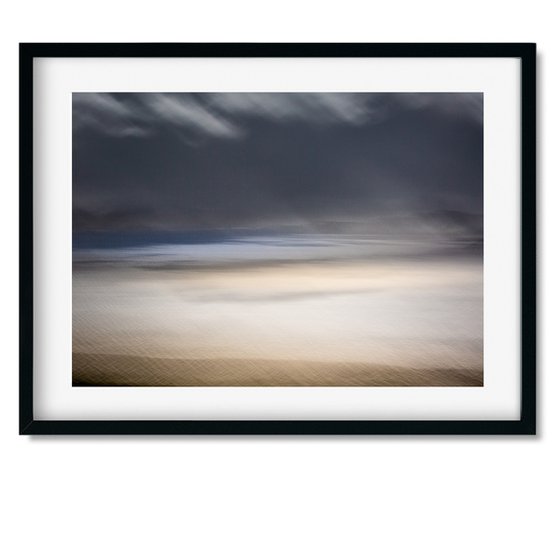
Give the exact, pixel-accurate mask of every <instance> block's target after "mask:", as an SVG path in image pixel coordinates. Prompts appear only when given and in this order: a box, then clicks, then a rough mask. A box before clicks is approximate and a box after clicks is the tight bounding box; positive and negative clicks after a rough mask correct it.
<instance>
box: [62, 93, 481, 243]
mask: <svg viewBox="0 0 560 560" xmlns="http://www.w3.org/2000/svg"><path fill="white" fill-rule="evenodd" d="M482 114H483V113H482V94H477V93H472V94H471V93H457V94H455V93H454V94H440V93H433V94H430V93H426V94H420V93H418V94H415V93H410V94H363V93H290V94H276V93H208V94H166V93H145V94H109V93H79V94H74V96H73V194H74V230H75V231H77V232H79V231H84V230H87V231H92V230H100V231H114V230H119V229H120V230H130V231H132V230H142V229H151V230H166V229H167V230H181V229H183V230H193V229H213V228H214V229H215V228H228V227H249V228H267V227H270V228H275V227H280V226H293V227H299V228H303V229H304V230H313V231H316V230H320V229H321V228H331V229H332V228H333V227H338V228H342V229H343V230H347V229H352V228H358V229H359V228H363V227H365V226H364V224H368V227H370V226H372V224H374V223H375V222H376V220H377V222H378V223H379V224H380V225H381V226H382V227H385V228H386V227H387V226H388V224H387V220H388V216H389V217H390V216H394V219H395V220H396V221H398V222H399V223H400V224H401V226H402V227H404V224H405V222H406V221H407V220H408V221H414V222H418V223H419V224H420V225H423V224H424V223H428V222H429V223H434V219H433V218H432V217H429V216H437V218H436V222H438V223H444V222H445V221H446V220H449V219H452V221H456V220H455V218H453V216H455V217H457V220H458V221H459V222H461V220H462V221H464V217H461V216H459V214H461V213H467V214H469V215H474V216H480V214H481V211H482ZM454 213H455V214H454ZM442 216H443V218H442ZM450 217H451V218H450ZM477 219H478V221H479V222H480V218H477ZM381 222H382V223H381ZM413 225H414V224H413ZM446 227H447V226H446ZM405 229H406V227H405ZM412 229H414V227H412ZM475 229H476V227H475Z"/></svg>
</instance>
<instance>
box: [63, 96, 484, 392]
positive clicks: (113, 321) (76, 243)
mask: <svg viewBox="0 0 560 560" xmlns="http://www.w3.org/2000/svg"><path fill="white" fill-rule="evenodd" d="M438 95H440V97H438ZM216 96H218V97H216ZM481 101H482V99H481V95H479V94H74V146H73V150H74V155H73V161H74V187H73V188H74V222H73V224H74V225H73V228H74V235H73V367H72V370H73V378H72V382H73V385H75V386H267V387H271V386H481V385H482V384H483V299H482V288H483V283H482V280H483V267H482V263H483V255H482V247H483V229H482V159H481V154H482V104H481Z"/></svg>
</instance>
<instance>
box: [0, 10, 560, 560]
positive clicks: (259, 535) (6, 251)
mask: <svg viewBox="0 0 560 560" xmlns="http://www.w3.org/2000/svg"><path fill="white" fill-rule="evenodd" d="M553 8H554V3H553V2H549V1H544V0H543V1H533V2H531V3H529V2H517V1H509V2H501V3H498V2H488V1H487V0H486V1H474V0H472V1H470V2H468V3H457V2H449V1H447V2H446V1H439V2H438V1H426V0H424V1H422V2H414V1H410V2H403V1H392V2H373V1H371V0H369V1H364V2H358V1H350V0H346V1H345V2H340V1H338V2H331V1H325V0H323V1H321V2H315V3H312V2H303V1H302V0H297V1H288V0H283V1H282V2H274V3H273V2H263V1H261V2H258V1H254V2H250V1H242V0H236V1H233V2H195V3H189V2H185V1H182V2H179V1H177V2H170V1H164V0H160V1H158V2H153V1H151V2H141V1H139V0H136V1H134V2H132V1H131V2H118V1H116V0H111V1H105V0H96V1H95V2H87V3H86V2H76V1H56V0H50V1H47V2H45V1H42V2H35V1H31V0H27V1H26V2H20V3H17V4H16V2H12V3H10V4H8V3H5V4H4V5H3V8H2V15H1V18H0V19H1V21H0V41H1V56H2V86H1V88H0V95H1V100H2V104H1V106H0V107H1V109H2V119H1V123H2V127H1V133H0V142H1V151H0V161H1V165H0V172H1V174H2V180H1V182H0V185H1V189H2V191H1V192H2V199H1V200H2V204H1V205H0V213H1V214H0V228H1V236H0V239H2V240H3V259H2V275H1V276H0V279H1V281H2V288H3V289H2V290H1V291H0V298H1V301H0V309H1V314H0V316H1V317H2V336H1V337H0V340H2V347H1V348H2V357H3V358H4V364H3V367H2V368H1V369H2V374H1V375H2V377H3V383H2V385H1V389H0V399H1V400H0V438H1V441H0V454H1V456H2V458H1V459H0V516H1V519H0V535H1V536H0V555H1V556H2V557H3V558H7V559H10V560H11V559H25V560H27V559H31V558H33V559H35V558H47V559H50V558H52V559H57V560H64V559H80V560H82V559H90V558H91V559H96V560H97V559H100V558H103V559H117V558H118V559H122V558H131V559H144V558H146V559H147V558H150V559H153V558H162V559H173V558H192V559H197V560H199V559H222V558H240V559H243V560H246V559H252V558H255V559H256V558H258V559H261V558H267V559H269V558H272V559H276V558H278V559H282V560H284V559H286V558H333V559H334V558H336V559H339V558H351V559H357V558H374V557H376V558H380V559H383V560H391V559H397V560H401V559H402V560H405V559H406V560H408V559H410V558H414V559H418V558H420V559H424V558H426V559H430V560H437V559H446V560H447V559H449V558H453V559H454V560H461V559H469V560H471V559H473V558H477V559H483V560H485V559H495V558H500V559H501V558H505V559H518V558H519V559H521V558H534V559H538V560H548V559H551V560H552V559H557V558H559V557H560V543H559V540H558V537H557V532H558V519H559V512H558V503H559V502H560V484H559V478H560V476H559V474H558V473H559V472H560V403H559V399H560V391H559V388H560V371H559V370H558V360H557V359H556V352H555V350H556V347H557V346H558V342H557V341H558V336H559V335H558V332H555V327H556V326H557V321H556V320H555V319H556V317H557V316H558V313H559V311H560V309H559V305H558V304H559V295H558V291H557V289H556V288H557V286H558V285H560V265H559V264H558V251H557V250H555V249H556V244H555V241H556V240H557V239H559V238H560V237H559V234H560V220H558V219H557V213H558V203H559V200H560V190H559V188H558V185H559V184H560V170H559V167H558V155H557V153H558V150H559V144H558V142H559V141H558V133H557V127H558V125H559V124H560V114H559V110H558V107H559V105H558V101H557V97H558V91H559V89H560V78H559V68H560V38H559V33H558V20H557V16H556V14H555V13H554V11H553ZM19 41H38V42H40V41H50V42H56V41H207V42H212V41H308V42H311V41H335V42H343V41H348V42H360V41H361V42H375V41H424V42H425V41H466V42H470V41H492V42H493V41H536V42H537V43H538V45H539V86H540V93H539V103H540V110H539V113H540V115H539V119H540V121H539V127H540V132H539V165H540V173H539V175H540V181H539V183H540V187H539V188H540V220H541V223H540V233H541V238H540V271H541V278H540V288H541V294H540V295H541V302H542V305H541V316H540V350H541V360H540V410H541V413H540V436H539V437H538V438H525V437H519V438H494V437H486V438H475V437H466V438H450V437H440V438H412V437H409V438H394V437H392V438H390V437H371V438H342V439H336V438H321V439H319V438H277V439H271V438H232V439H228V438H172V437H168V438H123V437H118V438H116V437H114V438H110V437H106V438H102V437H96V438H69V437H59V438H30V437H20V436H18V435H17V374H18V364H17V313H18V309H17V296H16V294H17V274H16V272H15V270H16V267H17V242H16V237H17V135H18V132H17V131H18V128H17V127H18V122H17V106H18V99H17V94H18V90H17V88H18V86H17V52H18V51H17V49H18V46H17V43H18V42H19Z"/></svg>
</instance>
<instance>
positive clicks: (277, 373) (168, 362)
mask: <svg viewBox="0 0 560 560" xmlns="http://www.w3.org/2000/svg"><path fill="white" fill-rule="evenodd" d="M72 360H73V362H72V370H73V385H74V386H91V385H96V386H123V387H124V386H126V387H132V386H137V387H141V386H160V387H200V386H206V387H273V386H274V387H296V386H308V387H381V386H384V387H401V386H411V387H420V386H447V387H468V386H472V387H481V386H482V385H483V375H482V370H481V369H477V368H472V369H468V368H463V369H459V368H457V369H450V368H447V369H437V368H436V369H420V368H418V369H415V368H406V367H391V366H377V365H373V364H369V363H359V362H346V363H337V362H316V361H304V360H262V359H255V360H248V359H199V360H188V359H168V358H147V357H138V356H124V355H99V354H82V353H75V354H73V356H72Z"/></svg>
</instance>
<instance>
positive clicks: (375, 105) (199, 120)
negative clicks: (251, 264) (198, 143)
mask: <svg viewBox="0 0 560 560" xmlns="http://www.w3.org/2000/svg"><path fill="white" fill-rule="evenodd" d="M427 108H428V109H432V110H434V111H439V112H443V113H448V114H450V115H453V116H458V117H460V118H465V119H470V120H474V121H476V122H482V95H481V94H477V93H452V94H446V93H431V94H430V93H399V94H387V93H379V94H376V93H372V94H368V93H342V94H341V93H321V92H319V93H197V94H189V93H143V94H118V93H117V94H109V93H76V94H74V99H73V119H74V120H73V123H74V128H75V129H80V128H82V127H86V128H87V127H89V128H93V129H95V130H96V131H97V132H100V133H103V134H106V135H109V136H148V135H150V134H151V133H152V132H153V131H154V129H155V128H158V127H160V126H161V125H162V124H165V125H166V126H168V127H171V128H175V129H176V130H177V132H183V133H191V134H194V135H195V136H197V135H202V136H204V137H217V138H238V137H241V136H243V134H244V133H245V132H246V128H245V127H243V125H242V124H241V123H240V120H242V119H243V118H259V119H265V120H270V121H276V122H302V123H313V124H322V125H332V124H346V125H353V126H361V125H365V124H367V123H370V122H373V123H379V122H382V121H383V120H385V119H388V118H391V117H392V116H395V115H398V114H399V113H401V112H402V111H415V110H425V109H427Z"/></svg>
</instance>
